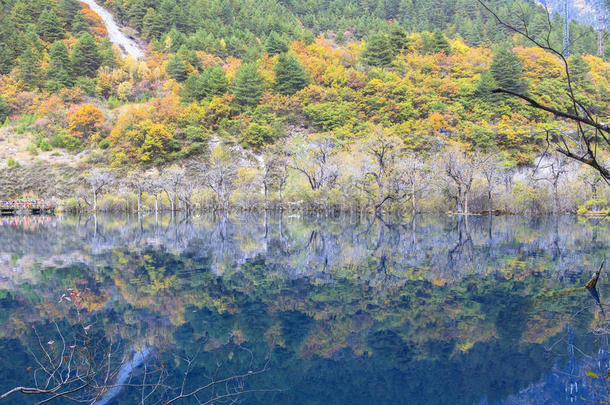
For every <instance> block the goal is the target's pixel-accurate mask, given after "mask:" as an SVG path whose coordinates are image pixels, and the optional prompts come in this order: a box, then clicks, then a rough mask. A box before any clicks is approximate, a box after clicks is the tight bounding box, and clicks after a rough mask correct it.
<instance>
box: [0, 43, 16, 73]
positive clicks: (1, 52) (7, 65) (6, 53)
mask: <svg viewBox="0 0 610 405" xmlns="http://www.w3.org/2000/svg"><path fill="white" fill-rule="evenodd" d="M14 59H15V58H14V56H13V52H12V50H11V49H10V47H8V46H7V45H3V44H0V74H3V75H5V74H7V73H9V72H10V71H11V70H12V69H13V65H14Z"/></svg>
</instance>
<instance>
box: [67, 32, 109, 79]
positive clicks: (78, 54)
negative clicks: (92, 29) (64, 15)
mask: <svg viewBox="0 0 610 405" xmlns="http://www.w3.org/2000/svg"><path fill="white" fill-rule="evenodd" d="M101 63H102V58H101V56H100V53H99V51H98V48H97V45H96V44H95V41H94V40H93V37H92V36H91V34H89V33H88V32H84V33H82V34H81V36H80V37H79V38H78V41H76V43H75V44H74V47H73V48H72V69H73V70H74V73H75V74H76V75H77V76H88V77H93V76H95V75H96V73H97V69H98V68H99V67H100V65H101Z"/></svg>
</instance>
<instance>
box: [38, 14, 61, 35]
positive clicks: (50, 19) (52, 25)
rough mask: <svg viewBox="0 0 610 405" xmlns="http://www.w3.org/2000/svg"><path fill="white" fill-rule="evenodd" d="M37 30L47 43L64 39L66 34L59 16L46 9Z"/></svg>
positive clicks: (39, 19)
mask: <svg viewBox="0 0 610 405" xmlns="http://www.w3.org/2000/svg"><path fill="white" fill-rule="evenodd" d="M36 28H37V32H38V35H40V37H41V38H42V39H43V40H45V41H46V42H55V41H57V40H59V39H62V38H63V37H64V33H65V32H64V29H63V27H62V26H61V24H60V22H59V19H58V18H57V15H56V14H55V12H54V11H53V10H51V9H46V10H44V11H43V12H42V13H41V14H40V17H39V18H38V25H37V27H36Z"/></svg>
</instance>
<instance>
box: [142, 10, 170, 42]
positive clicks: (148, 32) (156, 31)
mask: <svg viewBox="0 0 610 405" xmlns="http://www.w3.org/2000/svg"><path fill="white" fill-rule="evenodd" d="M164 29H165V25H164V24H163V20H162V19H161V16H160V15H159V14H158V13H157V12H156V11H155V9H154V8H149V9H148V10H147V11H146V14H145V15H144V18H143V19H142V34H144V36H145V37H146V38H148V39H157V38H159V37H160V36H161V35H162V34H163V30H164Z"/></svg>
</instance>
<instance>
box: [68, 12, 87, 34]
mask: <svg viewBox="0 0 610 405" xmlns="http://www.w3.org/2000/svg"><path fill="white" fill-rule="evenodd" d="M88 31H89V23H88V22H87V20H86V19H85V16H84V15H83V13H82V12H81V11H79V12H77V13H76V14H75V15H74V18H73V19H72V33H73V34H74V35H77V36H80V34H82V33H83V32H88Z"/></svg>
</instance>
